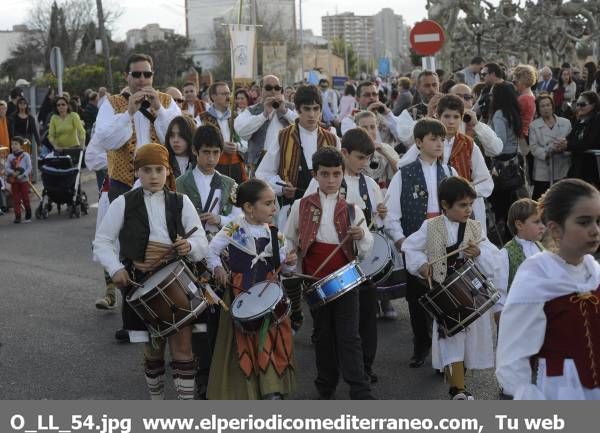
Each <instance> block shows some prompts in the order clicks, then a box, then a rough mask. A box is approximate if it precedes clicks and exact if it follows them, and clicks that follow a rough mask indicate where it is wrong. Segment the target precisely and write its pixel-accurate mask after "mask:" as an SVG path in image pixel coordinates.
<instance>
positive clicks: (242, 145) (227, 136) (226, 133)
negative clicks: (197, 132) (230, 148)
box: [196, 108, 248, 153]
mask: <svg viewBox="0 0 600 433" xmlns="http://www.w3.org/2000/svg"><path fill="white" fill-rule="evenodd" d="M215 111H216V112H217V114H218V116H219V117H217V118H216V120H217V123H218V124H219V128H220V129H221V135H223V141H224V142H226V143H227V142H232V141H231V130H230V129H229V118H227V119H225V118H224V117H223V116H224V115H225V113H223V112H221V111H219V110H217V109H216V108H215ZM196 123H197V124H198V126H202V120H200V116H196ZM234 128H235V126H234ZM238 135H239V134H238ZM236 144H237V145H238V150H239V151H240V152H242V153H246V152H247V151H248V142H247V141H246V140H244V139H242V138H241V136H240V140H239V141H238V142H237V143H236Z"/></svg>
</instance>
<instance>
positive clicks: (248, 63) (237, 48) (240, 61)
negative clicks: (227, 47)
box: [229, 24, 256, 80]
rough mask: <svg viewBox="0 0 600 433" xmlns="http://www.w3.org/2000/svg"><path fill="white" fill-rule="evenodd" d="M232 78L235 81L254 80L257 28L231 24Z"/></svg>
mask: <svg viewBox="0 0 600 433" xmlns="http://www.w3.org/2000/svg"><path fill="white" fill-rule="evenodd" d="M229 35H230V36H231V76H232V77H233V79H234V80H252V79H254V60H255V59H254V52H255V47H256V28H255V27H253V26H249V25H245V24H230V25H229Z"/></svg>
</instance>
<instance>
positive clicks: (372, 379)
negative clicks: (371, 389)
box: [367, 371, 379, 383]
mask: <svg viewBox="0 0 600 433" xmlns="http://www.w3.org/2000/svg"><path fill="white" fill-rule="evenodd" d="M367 376H369V381H370V382H371V383H377V382H378V381H379V378H378V377H377V375H376V374H375V373H373V372H372V371H367Z"/></svg>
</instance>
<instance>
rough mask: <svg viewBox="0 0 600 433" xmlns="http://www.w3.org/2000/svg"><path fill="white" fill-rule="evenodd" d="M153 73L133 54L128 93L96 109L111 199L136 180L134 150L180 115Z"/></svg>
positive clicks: (160, 135) (121, 333)
mask: <svg viewBox="0 0 600 433" xmlns="http://www.w3.org/2000/svg"><path fill="white" fill-rule="evenodd" d="M153 75H154V73H153V60H152V57H150V56H149V55H147V54H132V55H131V56H130V57H129V59H128V60H127V67H126V72H125V79H126V80H127V85H128V92H122V93H121V94H119V95H110V96H107V97H106V100H105V102H104V103H102V105H101V106H100V109H99V111H98V117H97V118H96V126H95V131H94V136H93V140H92V141H93V142H94V146H96V145H97V146H98V147H99V148H100V151H104V152H106V154H107V163H108V164H107V165H108V199H109V201H110V202H112V201H113V200H115V199H116V198H117V197H119V196H120V195H122V194H124V193H126V192H128V191H129V190H131V187H132V186H133V184H134V182H135V172H134V165H133V161H134V157H135V153H136V151H137V149H139V148H140V147H142V146H143V145H145V144H148V143H161V144H164V142H165V134H166V132H167V128H168V126H169V123H171V120H173V119H174V118H175V117H176V116H179V115H181V110H180V109H179V107H178V106H177V104H176V103H175V101H174V100H173V98H172V97H171V96H169V95H167V94H166V93H162V92H158V91H157V90H155V89H154V88H153V87H152V78H153ZM105 276H106V275H105ZM106 284H107V287H106V294H105V296H104V298H101V299H99V300H98V301H96V307H97V308H99V309H113V308H115V306H116V293H115V288H114V285H113V284H112V282H111V281H110V278H106ZM115 337H116V338H117V339H118V340H122V341H129V336H128V333H127V332H126V331H125V330H124V329H120V330H118V331H117V333H116V334H115Z"/></svg>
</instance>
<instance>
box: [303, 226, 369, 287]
mask: <svg viewBox="0 0 600 433" xmlns="http://www.w3.org/2000/svg"><path fill="white" fill-rule="evenodd" d="M363 222H365V219H364V218H361V220H360V221H359V222H358V224H356V226H357V227H358V226H360V225H361V224H362V223H363ZM348 239H350V235H349V234H347V235H346V236H345V237H344V239H342V241H341V242H340V243H339V245H338V246H337V247H335V249H334V250H333V251H332V252H331V253H329V255H328V256H327V258H326V259H325V261H324V262H323V263H321V266H319V267H318V268H317V270H316V271H314V272H313V276H315V275H317V274H318V273H319V271H320V270H321V269H323V268H324V267H325V265H326V264H327V263H329V261H330V260H331V258H332V257H333V256H334V255H335V253H337V252H338V251H339V250H340V248H342V245H344V244H345V243H346V241H347V240H348Z"/></svg>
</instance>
